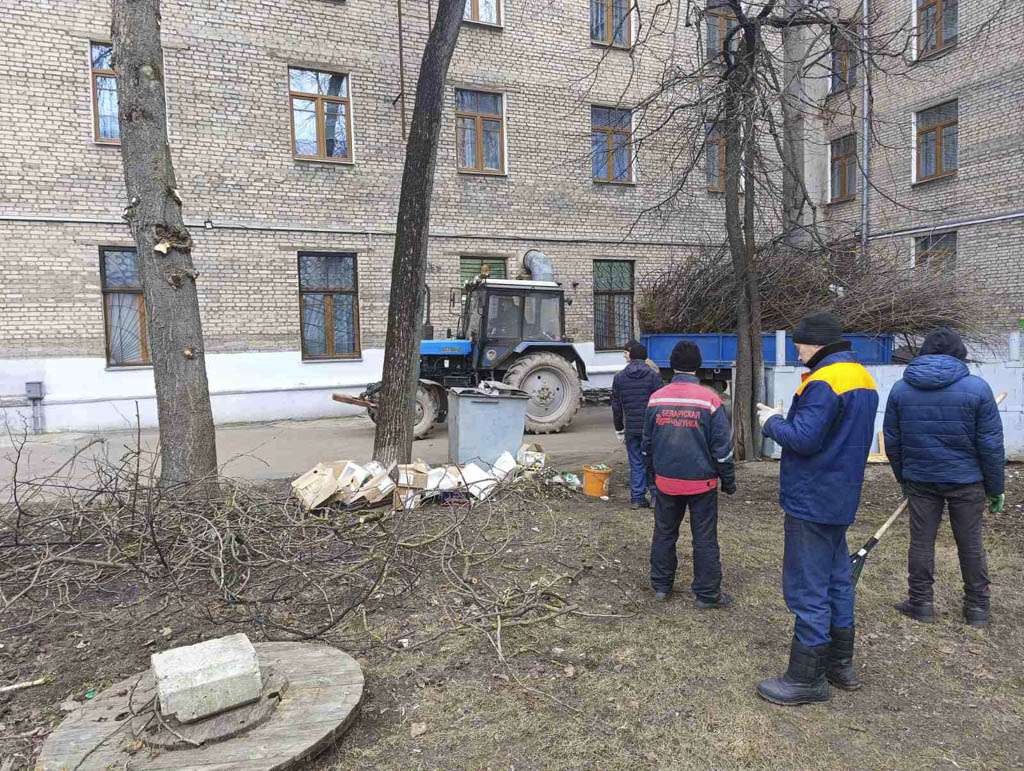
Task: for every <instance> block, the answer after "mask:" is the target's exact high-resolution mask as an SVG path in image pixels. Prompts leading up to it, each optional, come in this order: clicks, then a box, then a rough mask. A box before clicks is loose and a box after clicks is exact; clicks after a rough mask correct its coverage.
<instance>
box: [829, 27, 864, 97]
mask: <svg viewBox="0 0 1024 771" xmlns="http://www.w3.org/2000/svg"><path fill="white" fill-rule="evenodd" d="M856 34H857V33H856V30H854V29H853V28H852V27H846V28H843V29H833V30H832V32H831V38H832V68H831V69H832V72H831V79H830V83H829V90H830V91H831V92H832V93H833V94H834V93H835V92H837V91H842V90H843V89H844V88H849V87H850V86H852V85H854V84H856V82H857V56H858V53H859V52H858V49H857V45H856V44H855V43H854V42H853V40H854V38H855V37H856Z"/></svg>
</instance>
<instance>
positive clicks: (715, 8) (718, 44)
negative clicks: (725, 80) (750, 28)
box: [704, 0, 743, 62]
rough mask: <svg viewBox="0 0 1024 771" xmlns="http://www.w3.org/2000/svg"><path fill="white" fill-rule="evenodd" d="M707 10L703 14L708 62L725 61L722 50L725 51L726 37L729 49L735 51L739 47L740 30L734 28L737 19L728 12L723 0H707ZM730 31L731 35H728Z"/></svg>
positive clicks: (737, 23) (736, 25)
mask: <svg viewBox="0 0 1024 771" xmlns="http://www.w3.org/2000/svg"><path fill="white" fill-rule="evenodd" d="M706 7H707V11H706V12H705V14H704V36H705V44H706V48H707V58H708V61H709V62H714V61H723V62H724V61H725V57H724V56H723V55H722V52H723V51H725V46H726V40H727V39H728V41H729V43H728V45H729V51H730V52H732V53H735V52H736V51H738V50H739V48H740V39H741V38H742V36H743V33H742V32H739V31H736V32H733V30H736V29H737V28H738V27H739V21H738V20H737V19H736V17H735V16H734V15H733V14H731V13H729V12H728V10H726V9H728V7H729V6H728V5H727V4H726V3H725V2H724V0H708V3H707V6H706ZM730 33H732V37H729V35H730Z"/></svg>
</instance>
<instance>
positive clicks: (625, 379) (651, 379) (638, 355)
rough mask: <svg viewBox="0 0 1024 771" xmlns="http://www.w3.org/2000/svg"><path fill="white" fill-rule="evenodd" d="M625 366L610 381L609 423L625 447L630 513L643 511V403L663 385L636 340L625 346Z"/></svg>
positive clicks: (644, 491)
mask: <svg viewBox="0 0 1024 771" xmlns="http://www.w3.org/2000/svg"><path fill="white" fill-rule="evenodd" d="M626 358H627V359H628V361H629V363H628V364H627V365H626V367H625V369H622V370H620V371H619V372H617V373H616V374H615V377H614V378H613V379H612V422H613V424H614V426H615V435H616V436H617V437H618V438H619V441H620V442H623V443H624V444H625V445H626V456H627V457H628V458H629V497H630V500H631V501H632V504H633V508H634V509H646V508H648V506H649V504H648V503H647V468H646V465H645V464H644V456H643V452H642V450H641V448H640V440H641V438H642V437H643V433H644V415H646V413H647V400H648V399H650V398H651V394H653V393H654V392H655V391H657V390H658V389H659V388H661V386H662V385H663V383H662V382H661V375H660V374H659V373H657V372H655V371H654V370H653V369H651V368H650V367H649V366H648V365H647V347H646V346H645V345H643V344H641V343H638V342H637V341H636V340H630V341H629V342H628V343H627V344H626Z"/></svg>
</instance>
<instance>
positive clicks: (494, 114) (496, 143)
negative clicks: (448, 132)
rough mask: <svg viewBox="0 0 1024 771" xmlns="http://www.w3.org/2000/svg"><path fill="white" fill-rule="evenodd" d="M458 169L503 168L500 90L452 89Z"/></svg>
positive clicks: (501, 170) (493, 170)
mask: <svg viewBox="0 0 1024 771" xmlns="http://www.w3.org/2000/svg"><path fill="white" fill-rule="evenodd" d="M455 124H456V133H455V139H456V145H457V149H458V156H459V171H475V172H483V173H488V174H501V173H504V171H505V126H504V119H503V116H502V96H501V94H488V93H484V92H482V91H463V90H461V89H456V91H455Z"/></svg>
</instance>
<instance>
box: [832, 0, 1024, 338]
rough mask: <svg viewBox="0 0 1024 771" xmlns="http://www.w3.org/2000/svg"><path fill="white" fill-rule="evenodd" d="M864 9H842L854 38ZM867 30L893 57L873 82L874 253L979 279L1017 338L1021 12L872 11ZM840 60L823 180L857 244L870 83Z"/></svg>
mask: <svg viewBox="0 0 1024 771" xmlns="http://www.w3.org/2000/svg"><path fill="white" fill-rule="evenodd" d="M860 5H861V2H860V0H842V1H841V3H840V10H841V18H842V19H845V20H848V21H849V22H850V23H851V24H853V25H854V29H856V24H857V22H856V20H857V19H859V11H860ZM868 18H869V19H871V25H872V27H871V38H872V40H873V41H875V45H876V46H878V47H879V48H882V47H884V48H886V49H888V53H887V54H886V55H881V54H880V55H879V56H878V57H877V59H876V64H877V67H878V68H879V69H878V70H876V71H873V72H872V73H871V75H870V84H871V95H872V100H871V112H870V115H871V129H870V130H869V137H870V148H871V149H870V163H869V176H870V183H869V185H868V195H869V199H868V203H869V209H870V214H869V233H870V239H871V249H872V251H873V252H876V253H878V254H883V255H887V256H888V255H892V256H896V257H897V259H899V260H901V261H903V262H904V263H905V264H908V265H914V266H916V267H918V268H921V269H930V270H940V271H958V272H961V273H963V274H964V275H966V276H970V277H971V278H974V279H980V280H981V281H984V282H985V283H986V284H987V285H988V287H989V288H990V290H991V298H992V303H991V309H992V313H993V320H994V323H995V325H996V326H997V327H998V328H999V329H1004V330H1010V329H1013V328H1016V327H1017V326H1018V323H1019V322H1021V321H1022V318H1024V185H1022V184H1021V176H1020V175H1021V172H1022V171H1024V131H1022V129H1021V126H1020V124H1019V122H1018V119H1017V113H1019V112H1020V110H1021V109H1024V49H1022V48H1021V46H1020V45H1019V41H1020V40H1021V38H1022V36H1024V14H1022V13H1021V4H1020V3H1019V2H1005V0H960V2H958V0H869V14H868ZM842 48H843V46H842V45H841V44H840V45H837V46H835V47H834V49H835V50H834V53H833V55H832V58H831V61H832V70H833V72H832V74H831V77H830V79H829V82H828V83H827V84H822V90H824V91H826V92H827V93H825V94H823V95H822V96H821V99H820V102H821V104H822V105H823V116H824V131H825V134H824V137H823V139H822V141H821V143H820V144H821V145H822V146H823V148H824V150H825V152H824V154H823V157H824V158H827V164H826V165H825V168H823V169H821V170H820V175H821V177H824V178H825V179H827V183H826V184H825V185H824V186H823V187H824V190H825V193H826V194H825V196H824V197H823V200H824V203H825V210H826V212H825V216H826V217H827V218H828V220H829V222H830V223H831V224H832V225H833V226H834V227H835V229H836V231H837V233H838V235H839V236H840V237H842V236H853V237H856V234H858V233H859V232H860V221H861V204H862V201H863V196H864V191H863V189H862V188H863V185H862V184H861V183H860V179H859V176H860V164H859V162H858V159H859V158H860V157H862V155H863V154H862V151H861V140H862V137H863V126H862V125H861V117H860V116H861V87H862V85H863V83H864V73H863V71H862V70H861V71H858V68H857V67H856V63H855V61H854V59H853V58H852V57H849V56H847V55H845V54H844V52H843V50H842ZM997 51H998V52H999V54H998V55H996V56H993V53H994V52H997ZM894 54H895V55H894ZM815 144H817V142H815Z"/></svg>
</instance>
